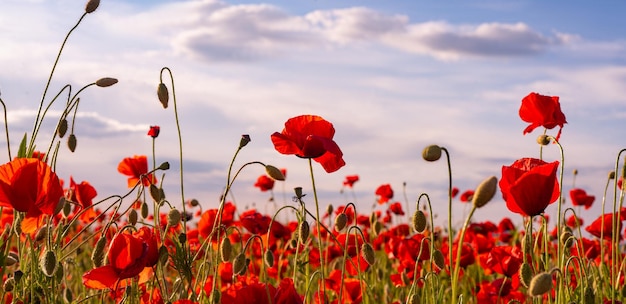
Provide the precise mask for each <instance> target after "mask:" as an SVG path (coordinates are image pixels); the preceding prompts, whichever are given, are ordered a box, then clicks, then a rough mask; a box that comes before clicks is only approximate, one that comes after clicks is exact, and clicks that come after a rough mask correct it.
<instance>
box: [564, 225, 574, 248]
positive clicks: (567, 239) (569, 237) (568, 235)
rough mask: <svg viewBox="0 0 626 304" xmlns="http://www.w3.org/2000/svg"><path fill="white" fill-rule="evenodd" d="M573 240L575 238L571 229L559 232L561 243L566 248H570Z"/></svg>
mask: <svg viewBox="0 0 626 304" xmlns="http://www.w3.org/2000/svg"><path fill="white" fill-rule="evenodd" d="M567 228H569V227H567ZM574 240H575V238H574V235H573V234H572V232H571V230H569V229H563V231H562V232H561V239H560V241H561V244H563V246H565V247H566V248H571V247H572V245H574Z"/></svg>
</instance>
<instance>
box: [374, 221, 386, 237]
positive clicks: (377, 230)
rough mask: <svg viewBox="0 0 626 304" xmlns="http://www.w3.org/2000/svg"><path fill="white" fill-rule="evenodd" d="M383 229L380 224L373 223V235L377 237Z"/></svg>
mask: <svg viewBox="0 0 626 304" xmlns="http://www.w3.org/2000/svg"><path fill="white" fill-rule="evenodd" d="M383 228H385V226H383V224H382V223H381V222H376V223H374V235H379V234H380V232H381V231H382V230H383Z"/></svg>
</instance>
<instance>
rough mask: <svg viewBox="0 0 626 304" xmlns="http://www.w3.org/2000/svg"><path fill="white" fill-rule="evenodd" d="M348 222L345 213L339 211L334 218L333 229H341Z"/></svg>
mask: <svg viewBox="0 0 626 304" xmlns="http://www.w3.org/2000/svg"><path fill="white" fill-rule="evenodd" d="M347 224H348V216H347V215H346V214H345V213H339V215H337V217H336V218H335V230H337V231H341V230H343V228H346V225H347Z"/></svg>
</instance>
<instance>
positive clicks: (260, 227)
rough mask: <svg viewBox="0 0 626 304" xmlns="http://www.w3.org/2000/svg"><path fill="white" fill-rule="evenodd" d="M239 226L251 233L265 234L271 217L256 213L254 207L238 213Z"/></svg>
mask: <svg viewBox="0 0 626 304" xmlns="http://www.w3.org/2000/svg"><path fill="white" fill-rule="evenodd" d="M239 222H240V223H241V226H243V227H244V228H246V229H247V230H248V231H250V233H252V234H265V233H266V232H267V229H268V228H269V227H270V222H272V218H271V217H269V216H267V215H263V214H261V213H258V212H257V211H256V210H254V209H250V210H246V211H244V212H242V213H241V215H239Z"/></svg>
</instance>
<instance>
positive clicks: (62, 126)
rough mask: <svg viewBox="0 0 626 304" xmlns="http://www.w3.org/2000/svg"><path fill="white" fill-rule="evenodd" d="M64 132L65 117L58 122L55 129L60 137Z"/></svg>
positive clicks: (65, 130) (65, 126)
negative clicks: (57, 126)
mask: <svg viewBox="0 0 626 304" xmlns="http://www.w3.org/2000/svg"><path fill="white" fill-rule="evenodd" d="M65 133H67V119H65V118H63V119H62V120H61V121H60V122H59V128H58V129H57V134H59V137H60V138H63V136H65Z"/></svg>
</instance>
